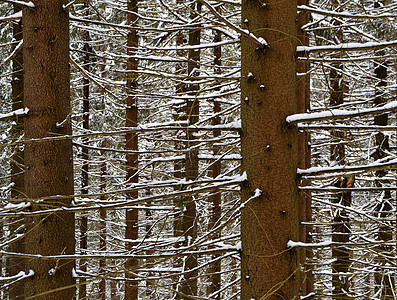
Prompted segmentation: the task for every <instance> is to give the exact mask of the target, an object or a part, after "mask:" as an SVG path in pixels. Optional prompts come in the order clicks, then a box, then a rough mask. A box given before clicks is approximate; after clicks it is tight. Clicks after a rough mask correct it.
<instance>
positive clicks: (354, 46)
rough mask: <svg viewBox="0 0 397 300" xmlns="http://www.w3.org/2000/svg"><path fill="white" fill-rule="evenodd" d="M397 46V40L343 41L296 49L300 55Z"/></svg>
mask: <svg viewBox="0 0 397 300" xmlns="http://www.w3.org/2000/svg"><path fill="white" fill-rule="evenodd" d="M395 46H397V41H390V42H381V43H376V42H367V43H343V44H338V45H325V46H298V47H296V51H297V52H298V53H299V54H300V55H304V54H309V53H316V52H334V51H363V50H378V49H383V48H387V47H395Z"/></svg>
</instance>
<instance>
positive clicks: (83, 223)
mask: <svg viewBox="0 0 397 300" xmlns="http://www.w3.org/2000/svg"><path fill="white" fill-rule="evenodd" d="M83 7H84V9H85V15H88V3H87V1H84V6H83ZM83 39H84V47H83V49H84V52H85V53H84V60H83V66H82V67H83V68H84V70H87V71H89V70H90V60H91V57H90V56H91V52H92V48H91V45H90V44H89V42H90V40H91V39H90V33H89V32H88V30H86V31H84V33H83ZM83 129H84V131H88V130H89V129H90V81H89V79H88V78H87V77H83ZM81 142H82V144H83V145H85V144H87V143H88V138H87V137H83V138H82V141H81ZM88 152H89V151H88V148H86V147H82V149H81V159H82V167H81V194H82V195H88V184H89V178H88V172H89V162H88V160H89V153H88ZM87 230H88V216H87V214H86V213H84V212H83V213H82V214H81V220H80V251H81V254H83V255H84V254H87ZM87 263H88V262H87V260H85V259H81V260H80V266H79V268H80V270H81V271H82V272H84V273H85V272H87ZM85 281H86V280H85V279H84V278H83V279H81V280H80V282H79V299H86V297H87V285H86V284H85Z"/></svg>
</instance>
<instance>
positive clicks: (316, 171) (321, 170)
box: [298, 158, 397, 176]
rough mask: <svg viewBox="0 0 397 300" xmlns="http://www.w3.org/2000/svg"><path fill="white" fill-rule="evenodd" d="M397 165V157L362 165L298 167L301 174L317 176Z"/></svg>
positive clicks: (365, 170) (374, 169)
mask: <svg viewBox="0 0 397 300" xmlns="http://www.w3.org/2000/svg"><path fill="white" fill-rule="evenodd" d="M395 166H397V158H395V159H392V160H390V161H388V162H383V163H382V162H380V163H376V162H374V163H372V164H368V165H361V166H337V167H313V168H309V169H298V175H301V176H316V175H322V174H330V173H338V174H339V173H341V174H344V173H361V172H368V171H376V170H382V169H387V168H392V167H395Z"/></svg>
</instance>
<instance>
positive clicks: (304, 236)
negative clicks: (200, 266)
mask: <svg viewBox="0 0 397 300" xmlns="http://www.w3.org/2000/svg"><path fill="white" fill-rule="evenodd" d="M298 5H309V0H298ZM309 16H310V15H309V14H308V13H305V12H303V11H301V12H298V28H297V29H298V31H297V36H298V43H299V45H300V46H309V36H308V34H307V33H306V32H304V31H303V30H302V29H301V28H302V26H304V25H305V24H307V23H308V22H309ZM296 67H297V73H298V74H299V75H298V80H297V101H298V112H299V113H305V112H307V111H308V110H310V75H309V70H310V64H309V62H308V61H304V60H303V61H302V60H299V57H298V59H297V64H296ZM309 143H310V133H309V132H308V131H302V132H298V152H299V168H300V169H308V168H310V167H311V151H310V147H309ZM301 185H302V186H305V185H310V182H309V181H308V180H303V181H301ZM311 220H312V204H311V194H310V192H309V191H307V192H301V193H300V195H299V223H300V224H299V235H300V241H301V242H305V243H311V242H312V238H311V232H312V230H313V226H310V225H307V224H305V222H310V221H311ZM299 251H300V253H299V256H300V259H299V263H300V264H301V265H302V266H304V268H305V273H304V274H305V276H304V277H303V278H302V287H301V288H302V294H303V295H307V294H309V293H311V292H313V291H314V278H313V272H312V267H311V266H310V265H309V264H310V260H311V259H312V258H313V250H312V249H301V250H299Z"/></svg>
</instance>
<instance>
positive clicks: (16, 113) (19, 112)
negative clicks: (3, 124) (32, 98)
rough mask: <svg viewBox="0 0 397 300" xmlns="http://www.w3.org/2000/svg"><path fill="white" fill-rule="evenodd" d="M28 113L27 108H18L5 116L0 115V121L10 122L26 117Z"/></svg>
mask: <svg viewBox="0 0 397 300" xmlns="http://www.w3.org/2000/svg"><path fill="white" fill-rule="evenodd" d="M28 113H29V108H27V107H25V108H20V109H17V110H15V111H13V112H10V113H7V114H0V121H8V120H10V119H11V120H12V119H15V118H17V117H20V116H24V115H27V114H28Z"/></svg>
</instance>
